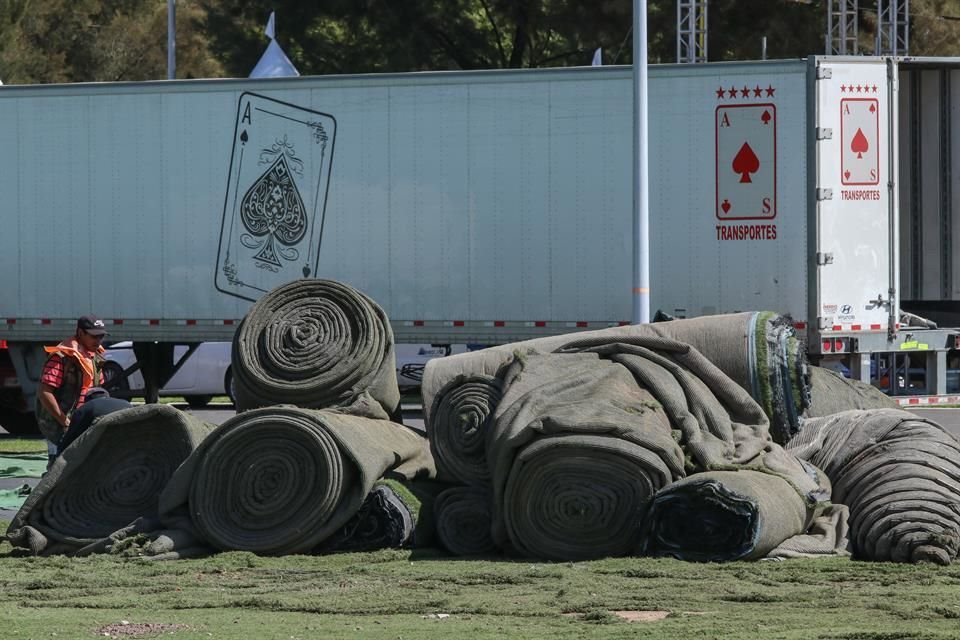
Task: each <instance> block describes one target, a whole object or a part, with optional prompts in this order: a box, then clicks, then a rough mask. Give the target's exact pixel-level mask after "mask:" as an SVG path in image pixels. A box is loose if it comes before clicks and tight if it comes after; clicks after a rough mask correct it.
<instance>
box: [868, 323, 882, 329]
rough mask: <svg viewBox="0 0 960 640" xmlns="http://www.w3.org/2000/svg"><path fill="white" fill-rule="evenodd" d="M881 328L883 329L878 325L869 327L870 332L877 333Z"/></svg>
mask: <svg viewBox="0 0 960 640" xmlns="http://www.w3.org/2000/svg"><path fill="white" fill-rule="evenodd" d="M882 328H883V325H879V324H872V325H870V331H879V330H880V329H882Z"/></svg>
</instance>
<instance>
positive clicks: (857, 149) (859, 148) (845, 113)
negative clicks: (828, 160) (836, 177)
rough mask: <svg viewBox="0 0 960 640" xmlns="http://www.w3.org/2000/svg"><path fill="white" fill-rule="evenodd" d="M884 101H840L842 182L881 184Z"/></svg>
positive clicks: (868, 99)
mask: <svg viewBox="0 0 960 640" xmlns="http://www.w3.org/2000/svg"><path fill="white" fill-rule="evenodd" d="M879 139H880V103H879V101H878V100H877V99H876V98H845V99H843V100H841V101H840V143H841V145H842V146H841V151H840V174H841V175H840V183H841V184H848V185H878V184H880V153H879V150H878V149H877V146H878V145H877V141H878V140H879Z"/></svg>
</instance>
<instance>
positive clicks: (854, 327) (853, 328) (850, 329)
mask: <svg viewBox="0 0 960 640" xmlns="http://www.w3.org/2000/svg"><path fill="white" fill-rule="evenodd" d="M798 324H800V323H798ZM898 326H899V325H898ZM794 327H796V328H798V329H799V328H800V327H797V325H796V324H795V325H794ZM831 331H843V332H844V333H869V332H871V331H883V325H880V324H871V325H870V328H869V329H864V328H863V325H862V324H850V325H843V324H835V325H833V326H831V327H830V328H828V329H824V330H823V332H824V333H828V332H831Z"/></svg>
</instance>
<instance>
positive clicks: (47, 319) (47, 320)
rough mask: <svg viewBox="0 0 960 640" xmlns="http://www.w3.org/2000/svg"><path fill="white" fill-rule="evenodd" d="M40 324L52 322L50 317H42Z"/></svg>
mask: <svg viewBox="0 0 960 640" xmlns="http://www.w3.org/2000/svg"><path fill="white" fill-rule="evenodd" d="M40 324H50V318H40Z"/></svg>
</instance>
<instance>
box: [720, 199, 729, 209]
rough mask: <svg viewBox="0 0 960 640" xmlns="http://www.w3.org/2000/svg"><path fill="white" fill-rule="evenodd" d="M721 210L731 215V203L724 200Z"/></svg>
mask: <svg viewBox="0 0 960 640" xmlns="http://www.w3.org/2000/svg"><path fill="white" fill-rule="evenodd" d="M720 208H721V209H723V212H724V213H730V201H729V200H727V199H726V198H724V199H723V202H722V203H720Z"/></svg>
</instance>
